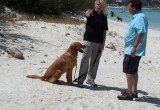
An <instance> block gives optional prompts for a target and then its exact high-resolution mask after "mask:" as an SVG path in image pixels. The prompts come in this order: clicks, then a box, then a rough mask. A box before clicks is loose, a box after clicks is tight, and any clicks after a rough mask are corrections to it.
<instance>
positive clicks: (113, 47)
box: [105, 42, 116, 50]
mask: <svg viewBox="0 0 160 110" xmlns="http://www.w3.org/2000/svg"><path fill="white" fill-rule="evenodd" d="M105 47H106V48H109V49H113V50H116V47H115V45H114V44H113V43H112V42H110V43H109V44H108V45H107V46H105Z"/></svg>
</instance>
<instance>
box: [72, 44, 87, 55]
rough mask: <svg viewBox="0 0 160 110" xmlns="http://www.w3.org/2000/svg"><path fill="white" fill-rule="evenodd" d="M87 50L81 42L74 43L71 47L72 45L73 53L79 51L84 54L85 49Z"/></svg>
mask: <svg viewBox="0 0 160 110" xmlns="http://www.w3.org/2000/svg"><path fill="white" fill-rule="evenodd" d="M84 48H86V46H85V45H82V44H81V43H80V42H73V43H72V44H71V45H70V49H71V50H72V51H79V52H81V53H83V52H84V51H83V49H84Z"/></svg>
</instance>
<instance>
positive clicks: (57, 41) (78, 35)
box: [0, 20, 160, 110]
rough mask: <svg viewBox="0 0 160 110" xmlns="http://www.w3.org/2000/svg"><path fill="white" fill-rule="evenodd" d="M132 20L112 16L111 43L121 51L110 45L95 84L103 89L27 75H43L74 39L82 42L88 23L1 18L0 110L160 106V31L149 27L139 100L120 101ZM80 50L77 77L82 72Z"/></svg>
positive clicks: (106, 109)
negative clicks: (15, 52) (15, 53)
mask: <svg viewBox="0 0 160 110" xmlns="http://www.w3.org/2000/svg"><path fill="white" fill-rule="evenodd" d="M126 27H127V24H125V23H121V22H117V21H112V20H109V33H110V34H109V33H108V34H107V38H106V45H107V44H109V43H110V42H112V43H113V44H114V45H115V47H116V50H112V49H109V48H105V49H104V51H103V55H102V58H101V61H100V66H99V70H98V75H97V79H96V83H97V84H98V85H99V86H98V87H90V86H88V85H86V86H85V88H78V87H76V83H75V84H74V85H73V86H70V85H68V84H67V83H66V79H65V74H64V75H63V76H62V77H61V78H60V80H61V83H60V84H51V83H47V82H44V81H40V80H35V79H29V78H26V75H27V74H31V73H35V74H41V75H43V74H44V72H45V71H46V69H47V68H48V66H49V65H50V64H51V63H52V62H53V61H54V60H55V59H56V58H57V57H58V56H59V55H61V54H62V53H64V52H65V50H66V49H67V48H68V47H69V44H70V43H72V42H73V41H79V42H82V38H83V33H84V29H85V25H84V24H82V25H65V24H54V23H45V22H39V21H37V22H35V21H34V22H33V21H32V22H31V21H30V22H29V21H19V22H14V23H10V22H5V23H4V22H0V28H1V29H2V32H3V34H4V36H0V41H1V42H0V108H1V110H11V109H12V110H159V109H160V96H159V95H160V87H159V86H160V77H159V70H160V51H159V47H160V43H159V42H160V32H159V31H156V30H151V29H149V33H148V44H147V54H146V56H145V57H143V58H142V60H141V63H140V68H139V85H138V89H139V91H138V92H139V98H138V99H134V101H121V100H118V99H117V95H119V94H120V91H121V90H123V89H125V88H126V79H125V74H124V73H122V61H123V45H124V42H123V33H124V31H125V29H126ZM4 47H16V48H18V49H19V50H20V51H21V52H23V53H24V57H25V59H24V60H19V59H16V58H13V57H10V56H8V54H7V53H6V52H5V51H4V50H3V49H4ZM80 60H81V53H79V56H78V65H77V70H76V73H75V69H74V71H73V77H74V76H75V77H77V76H78V71H79V64H80Z"/></svg>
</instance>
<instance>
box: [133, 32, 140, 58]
mask: <svg viewBox="0 0 160 110" xmlns="http://www.w3.org/2000/svg"><path fill="white" fill-rule="evenodd" d="M142 37H143V33H142V34H138V36H137V38H136V41H135V43H134V45H133V48H132V51H131V56H132V57H135V54H136V50H137V47H138V45H139V44H140V43H141V40H142Z"/></svg>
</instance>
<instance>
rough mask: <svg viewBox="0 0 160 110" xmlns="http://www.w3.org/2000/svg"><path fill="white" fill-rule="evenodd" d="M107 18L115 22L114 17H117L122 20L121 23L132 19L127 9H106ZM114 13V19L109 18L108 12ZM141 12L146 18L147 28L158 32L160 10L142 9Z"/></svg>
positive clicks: (159, 28) (159, 27)
mask: <svg viewBox="0 0 160 110" xmlns="http://www.w3.org/2000/svg"><path fill="white" fill-rule="evenodd" d="M107 10H108V18H109V19H112V20H117V18H116V16H119V17H121V18H122V19H123V22H127V23H129V22H130V21H131V19H132V15H131V14H130V13H129V11H128V9H127V8H108V9H107ZM111 11H113V12H114V13H115V15H116V16H115V17H111V14H110V12H111ZM142 12H143V13H145V15H146V16H147V18H148V23H149V28H151V29H155V30H160V9H157V10H154V9H142Z"/></svg>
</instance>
